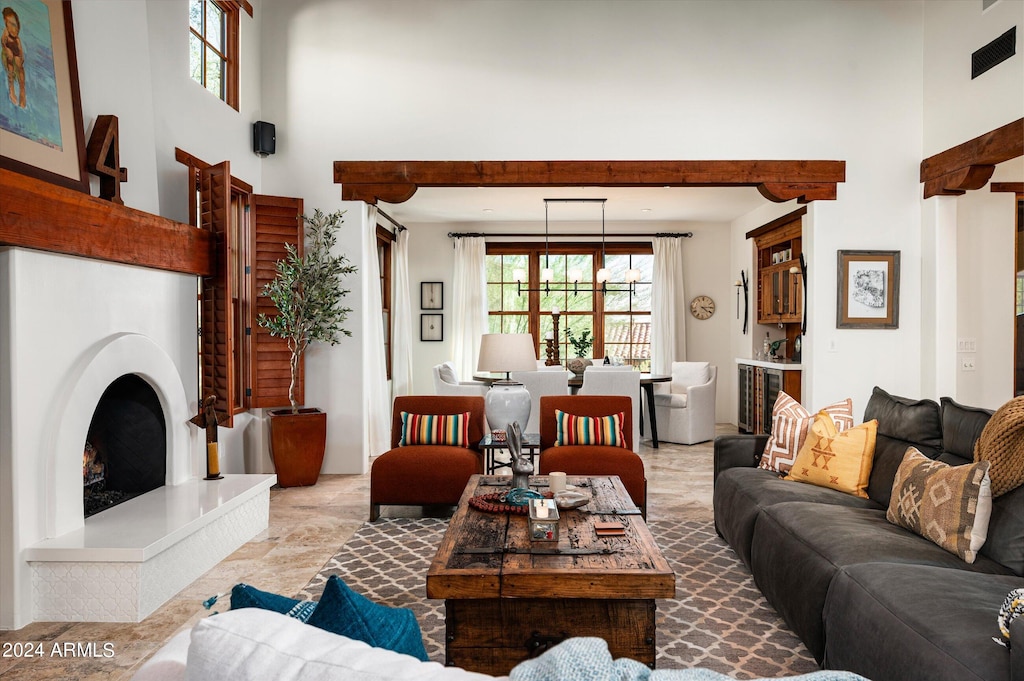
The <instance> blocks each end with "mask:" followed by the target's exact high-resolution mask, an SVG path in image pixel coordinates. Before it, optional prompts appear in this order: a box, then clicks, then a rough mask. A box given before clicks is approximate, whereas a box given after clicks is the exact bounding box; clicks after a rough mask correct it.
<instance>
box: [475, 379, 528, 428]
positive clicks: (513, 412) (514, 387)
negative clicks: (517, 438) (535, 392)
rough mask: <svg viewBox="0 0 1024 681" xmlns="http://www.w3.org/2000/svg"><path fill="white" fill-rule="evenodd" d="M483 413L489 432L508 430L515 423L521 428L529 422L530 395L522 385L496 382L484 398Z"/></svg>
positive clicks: (512, 382) (511, 382)
mask: <svg viewBox="0 0 1024 681" xmlns="http://www.w3.org/2000/svg"><path fill="white" fill-rule="evenodd" d="M484 413H485V414H486V416H487V427H488V428H490V429H491V430H505V431H507V430H508V424H510V423H512V422H513V421H517V422H518V423H519V426H520V427H522V428H525V427H526V423H527V422H528V421H529V420H530V393H529V391H528V390H527V389H526V388H525V387H524V386H523V384H522V383H516V382H514V381H508V382H506V381H496V382H495V383H494V384H493V385H492V386H491V389H490V390H488V391H487V395H486V396H485V397H484Z"/></svg>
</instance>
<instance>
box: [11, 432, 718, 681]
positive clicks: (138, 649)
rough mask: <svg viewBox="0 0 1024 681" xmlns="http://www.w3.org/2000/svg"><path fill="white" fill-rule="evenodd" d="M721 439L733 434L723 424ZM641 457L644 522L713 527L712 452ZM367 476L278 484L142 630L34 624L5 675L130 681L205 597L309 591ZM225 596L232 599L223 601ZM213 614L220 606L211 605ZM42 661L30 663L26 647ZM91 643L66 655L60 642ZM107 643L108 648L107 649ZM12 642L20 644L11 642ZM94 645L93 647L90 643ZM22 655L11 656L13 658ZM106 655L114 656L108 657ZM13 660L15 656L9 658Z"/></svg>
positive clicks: (19, 638)
mask: <svg viewBox="0 0 1024 681" xmlns="http://www.w3.org/2000/svg"><path fill="white" fill-rule="evenodd" d="M718 432H719V434H727V433H735V432H736V429H735V426H731V425H728V424H720V425H719V427H718ZM640 455H641V456H642V457H643V459H644V465H645V466H646V469H647V485H648V491H647V494H648V502H647V503H648V519H649V520H664V519H671V518H677V519H680V520H682V519H706V520H707V521H708V522H710V521H711V517H712V514H711V493H712V478H713V474H712V446H711V443H710V442H707V443H704V444H700V445H694V446H691V447H687V446H683V445H673V444H669V443H662V445H661V447H660V448H658V449H654V448H652V447H650V446H648V445H647V444H646V443H645V444H643V445H642V446H641V449H640ZM369 490H370V478H369V475H323V476H321V477H320V480H319V482H318V483H317V484H316V485H315V486H314V487H300V488H289V489H281V488H277V487H275V488H273V489H272V490H271V492H270V526H269V527H268V528H267V530H266V531H265V532H262V533H260V534H259V535H258V536H257V537H255V538H254V539H253V540H252V541H250V542H249V543H247V544H245V545H244V546H242V547H241V548H240V549H238V550H237V551H235V552H234V553H233V554H232V555H230V556H229V557H228V558H226V559H225V560H223V561H222V562H221V563H219V564H218V565H217V566H216V567H214V568H213V569H212V570H210V571H209V572H207V573H206V574H205V575H203V577H201V578H200V579H199V580H197V581H196V582H194V583H193V584H192V585H191V586H190V587H188V588H187V589H185V590H184V591H182V592H181V593H179V594H178V595H177V596H176V597H174V598H173V599H171V600H170V601H168V602H167V603H165V604H164V605H163V606H162V607H161V608H160V609H158V610H157V611H156V612H155V613H153V614H152V615H150V616H149V617H147V618H146V619H145V621H143V622H140V623H138V624H104V623H89V622H79V623H54V622H38V623H35V624H31V625H29V626H27V627H24V628H22V629H19V630H17V631H0V678H3V679H4V681H16V680H19V679H31V680H33V681H45V680H49V679H63V680H72V679H85V680H90V681H91V680H93V679H96V680H97V681H98V680H100V679H103V680H111V681H115V680H117V679H130V678H131V676H132V674H133V673H134V671H135V670H136V669H137V668H138V667H139V665H141V664H142V663H143V662H144V661H145V660H146V659H147V658H149V656H150V655H152V654H153V653H154V652H156V650H157V649H158V648H159V647H160V646H161V645H163V644H164V642H166V641H167V640H168V639H169V638H171V637H172V636H173V635H174V634H175V633H176V632H178V631H180V630H181V629H183V628H186V627H190V626H192V625H193V624H194V623H195V622H196V621H197V620H199V619H201V618H203V617H206V616H207V615H208V614H209V613H208V611H206V610H204V609H203V607H202V602H203V600H204V599H206V598H208V597H210V596H211V595H213V594H217V593H224V592H227V591H230V589H231V587H232V586H234V585H235V584H237V583H238V582H247V583H249V584H252V585H253V586H256V587H258V588H260V589H265V590H268V591H273V592H277V593H283V594H293V593H295V592H297V591H298V590H299V589H301V588H302V587H304V586H305V585H306V583H307V582H308V581H309V580H310V579H311V578H312V577H313V575H315V574H316V573H317V572H318V571H319V569H320V568H321V567H322V566H323V564H324V563H326V562H327V560H328V559H329V558H330V557H331V556H333V555H334V554H335V553H336V552H337V551H338V548H339V547H341V546H342V545H343V544H344V543H345V542H346V541H347V540H348V539H349V537H351V536H352V534H353V533H354V532H355V531H356V529H357V528H358V527H359V526H360V525H361V524H362V523H363V522H364V521H365V520H366V518H367V514H368V507H369ZM419 512H420V509H411V508H410V509H406V508H395V507H385V509H384V515H392V516H394V515H410V514H417V513H419ZM225 600H226V599H225ZM226 606H227V603H226V602H225V603H224V604H223V605H220V606H219V607H221V608H224V607H226ZM215 609H216V608H215ZM29 643H31V644H33V646H32V652H40V653H41V655H40V656H34V657H26V656H25V653H26V646H25V645H24V644H29ZM66 643H71V644H85V645H84V646H76V648H77V649H78V650H76V652H75V653H72V654H69V655H67V656H62V655H60V654H56V653H55V652H54V646H55V644H56V645H57V648H58V650H59V651H63V650H64V648H65V646H64V644H66ZM108 643H109V644H110V646H107V647H106V648H105V647H104V644H108ZM14 644H22V645H20V646H15V645H14ZM89 644H92V646H91V647H90V645H89ZM19 651H20V653H21V656H20V657H19V656H13V654H14V653H15V652H19ZM108 651H109V652H108ZM5 654H7V655H12V656H4V655H5Z"/></svg>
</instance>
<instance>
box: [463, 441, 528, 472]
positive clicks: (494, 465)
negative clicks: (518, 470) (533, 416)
mask: <svg viewBox="0 0 1024 681" xmlns="http://www.w3.org/2000/svg"><path fill="white" fill-rule="evenodd" d="M478 447H480V449H482V450H483V452H484V472H485V473H487V474H491V473H494V471H496V470H498V469H499V468H508V469H509V473H511V472H512V457H511V456H509V460H508V461H507V462H500V461H495V460H494V454H495V452H497V451H498V450H501V449H505V450H507V449H508V442H506V441H505V440H501V441H498V440H494V439H492V437H491V434H490V433H488V434H487V435H484V437H483V439H482V440H480V444H479V445H478ZM523 452H524V453H526V454H529V455H530V457H531V458H533V469H534V472H536V470H537V457H538V456H539V455H540V433H523Z"/></svg>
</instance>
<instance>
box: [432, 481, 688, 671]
mask: <svg viewBox="0 0 1024 681" xmlns="http://www.w3.org/2000/svg"><path fill="white" fill-rule="evenodd" d="M509 482H510V479H509V478H508V477H501V476H485V475H474V476H473V477H472V478H471V479H470V481H469V484H468V485H467V487H466V491H465V492H464V493H463V495H462V499H461V500H460V501H459V507H458V510H457V511H456V513H455V515H454V516H453V517H452V520H451V523H450V524H449V526H448V530H447V532H446V533H445V535H444V539H443V540H442V542H441V546H440V547H439V548H438V550H437V555H436V556H434V560H433V562H432V563H431V565H430V570H429V572H428V573H427V597H428V598H443V599H445V628H446V632H445V633H446V636H445V661H446V663H447V664H448V665H452V666H458V667H463V668H465V669H469V670H472V671H476V672H483V673H487V674H494V675H503V674H508V672H509V670H511V669H512V667H514V666H515V665H516V664H518V663H519V662H522V661H523V660H525V659H528V658H530V657H532V656H534V655H536V654H538V653H540V652H543V651H544V650H546V649H547V648H549V647H551V646H553V645H554V644H556V643H558V642H559V641H561V640H563V639H565V638H569V637H571V636H597V637H600V638H603V639H605V640H606V641H607V642H608V648H609V649H610V650H611V653H612V656H613V657H629V658H632V659H634V660H639V661H640V662H642V663H644V664H646V665H648V666H650V667H652V668H653V667H654V657H655V631H654V611H655V603H654V599H656V598H673V597H675V574H674V573H673V572H672V570H671V568H669V566H668V562H667V561H666V560H665V557H664V556H663V555H662V553H661V551H660V550H659V549H658V546H657V545H656V544H655V543H654V538H653V537H652V536H651V533H650V531H649V530H648V529H647V525H646V524H645V523H644V521H643V518H642V517H641V516H640V515H639V511H637V509H636V506H634V504H633V502H632V501H631V500H630V497H629V494H628V493H627V492H626V490H625V488H624V487H623V486H622V483H621V482H620V481H619V478H618V476H608V477H582V476H580V477H576V476H570V477H569V478H568V482H569V483H570V484H574V485H577V486H579V487H580V488H581V489H583V490H584V491H589V492H590V493H591V494H592V495H593V498H592V500H591V501H590V503H588V504H587V505H586V506H584V507H582V508H580V509H576V510H566V511H559V514H560V516H561V517H560V520H559V532H560V538H559V541H558V542H557V543H555V542H550V541H530V539H529V536H528V532H527V529H528V528H527V526H528V518H527V516H525V515H515V514H509V513H488V512H484V511H479V510H477V509H475V508H472V507H471V506H470V505H469V499H470V498H472V497H474V496H478V495H482V494H487V493H491V492H496V491H504V490H507V489H508V486H507V485H508V484H509ZM502 485H504V486H502ZM531 486H532V487H533V488H534V489H537V490H538V491H545V490H546V487H547V477H546V476H534V477H532V478H531ZM615 511H623V512H625V514H616V513H615ZM631 513H635V514H631ZM616 520H617V521H619V522H621V523H622V524H623V525H625V528H626V532H625V534H624V535H622V536H612V537H598V536H597V535H596V534H595V531H594V522H595V521H616Z"/></svg>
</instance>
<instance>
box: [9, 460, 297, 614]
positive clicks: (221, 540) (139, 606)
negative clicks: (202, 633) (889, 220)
mask: <svg viewBox="0 0 1024 681" xmlns="http://www.w3.org/2000/svg"><path fill="white" fill-rule="evenodd" d="M276 481H277V477H276V476H274V475H228V476H225V477H224V479H223V480H201V479H192V480H189V481H187V482H185V483H182V484H180V485H173V486H165V487H160V488H158V489H155V490H153V491H151V492H148V493H146V494H144V495H142V496H139V497H136V498H134V499H130V500H128V501H126V502H124V503H123V504H120V505H118V506H115V507H114V508H111V509H109V510H106V511H104V512H103V513H99V514H97V515H94V516H92V517H89V518H86V519H85V526H84V527H82V528H81V529H78V530H75V531H73V532H70V533H68V534H66V535H63V536H60V537H56V538H54V539H46V540H44V541H41V542H39V543H37V544H35V545H34V546H31V547H30V548H28V549H26V550H25V559H26V560H27V561H28V562H29V566H30V567H31V571H32V611H33V617H34V619H36V620H38V621H57V622H80V621H88V622H139V621H141V620H143V619H144V618H145V617H147V616H148V615H150V614H151V613H152V612H153V611H154V610H156V609H157V608H159V607H160V606H161V605H162V604H163V603H165V602H166V601H167V600H168V599H170V598H171V597H172V596H174V595H175V594H176V593H178V592H179V591H181V590H182V589H184V588H185V587H187V586H188V585H189V584H191V583H192V582H193V581H195V580H196V579H197V578H198V577H199V576H201V575H202V574H203V573H204V572H206V571H207V570H209V569H210V568H212V567H213V566H214V565H216V564H217V563H219V562H220V561H221V560H223V559H224V558H226V557H227V556H228V555H229V554H231V553H232V552H233V551H234V550H235V549H236V548H237V547H238V546H240V545H241V544H244V543H245V542H247V541H249V540H250V539H252V538H253V537H254V536H256V535H257V534H258V533H259V532H261V531H263V530H264V529H266V527H267V523H268V520H269V518H268V511H269V500H270V487H271V486H272V485H273V484H274V483H275V482H276Z"/></svg>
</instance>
